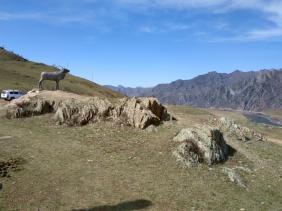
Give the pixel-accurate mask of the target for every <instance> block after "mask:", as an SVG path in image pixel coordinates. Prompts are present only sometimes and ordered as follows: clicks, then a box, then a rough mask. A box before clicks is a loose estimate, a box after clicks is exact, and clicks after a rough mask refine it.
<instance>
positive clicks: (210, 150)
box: [173, 126, 229, 167]
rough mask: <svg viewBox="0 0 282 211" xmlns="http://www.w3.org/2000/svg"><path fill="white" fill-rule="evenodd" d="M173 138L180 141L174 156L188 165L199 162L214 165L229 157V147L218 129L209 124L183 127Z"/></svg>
mask: <svg viewBox="0 0 282 211" xmlns="http://www.w3.org/2000/svg"><path fill="white" fill-rule="evenodd" d="M173 140H174V141H175V142H179V143H180V145H179V146H178V147H177V148H176V150H175V151H174V152H173V154H174V156H176V158H177V160H178V161H181V162H182V163H184V164H185V165H186V166H188V167H190V166H195V165H198V164H199V163H206V164H208V165H213V164H216V163H220V162H223V161H225V160H227V158H228V153H229V152H228V149H229V147H228V145H227V144H226V142H225V140H224V138H223V134H222V133H221V132H220V130H218V129H214V128H209V127H208V126H205V127H203V128H201V129H200V128H187V129H182V130H181V131H180V133H179V134H178V135H177V136H176V137H174V139H173Z"/></svg>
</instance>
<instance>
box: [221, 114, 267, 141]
mask: <svg viewBox="0 0 282 211" xmlns="http://www.w3.org/2000/svg"><path fill="white" fill-rule="evenodd" d="M217 124H218V127H219V128H220V129H221V130H222V131H226V133H227V134H228V135H229V136H233V137H235V138H236V139H238V140H242V141H249V140H256V141H266V138H265V137H264V136H263V135H262V134H260V133H257V132H256V131H254V130H252V129H250V128H248V127H244V126H242V125H240V124H237V123H236V122H235V121H234V120H232V119H229V118H227V117H221V118H220V119H219V121H218V123H217Z"/></svg>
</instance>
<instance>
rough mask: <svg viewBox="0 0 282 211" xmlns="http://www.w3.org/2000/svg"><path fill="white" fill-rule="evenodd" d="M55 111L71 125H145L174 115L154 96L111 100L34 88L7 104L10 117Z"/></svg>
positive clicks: (60, 119) (63, 120)
mask: <svg viewBox="0 0 282 211" xmlns="http://www.w3.org/2000/svg"><path fill="white" fill-rule="evenodd" d="M45 113H55V115H54V119H55V121H56V122H58V123H60V124H66V125H68V126H82V125H86V124H89V123H93V122H97V121H101V120H111V121H115V122H122V123H124V124H126V125H131V126H133V127H136V128H140V129H145V128H147V127H148V126H150V125H159V124H161V123H162V122H163V121H168V120H170V119H172V117H171V116H170V115H169V114H168V112H167V109H166V108H165V107H164V106H163V105H162V104H160V103H159V101H158V100H157V99H155V98H123V99H118V100H115V101H112V102H110V101H109V100H107V99H104V98H99V97H85V96H80V95H75V94H71V93H67V92H62V91H55V92H53V91H40V92H31V93H28V94H27V95H25V96H23V97H21V98H19V99H17V100H14V101H12V102H11V103H10V104H8V106H7V113H6V116H7V117H8V118H20V117H29V116H35V115H41V114H45Z"/></svg>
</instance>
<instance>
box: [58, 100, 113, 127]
mask: <svg viewBox="0 0 282 211" xmlns="http://www.w3.org/2000/svg"><path fill="white" fill-rule="evenodd" d="M112 109H113V107H112V106H111V103H110V102H109V101H108V100H105V99H100V98H98V97H94V98H91V99H89V100H88V101H86V102H83V103H82V102H81V101H78V100H74V99H70V100H66V101H64V102H62V103H61V104H60V106H59V107H58V109H57V111H56V113H55V116H54V119H55V120H56V121H57V122H58V123H60V124H66V125H68V126H83V125H86V124H88V123H91V122H92V123H93V122H96V121H99V120H104V119H106V118H108V117H110V115H111V114H110V111H111V110H112Z"/></svg>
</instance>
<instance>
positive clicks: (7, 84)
mask: <svg viewBox="0 0 282 211" xmlns="http://www.w3.org/2000/svg"><path fill="white" fill-rule="evenodd" d="M53 71H56V67H53V66H48V65H45V64H42V63H36V62H32V61H28V60H27V59H24V58H23V57H21V56H19V55H17V54H15V53H13V52H10V51H7V50H6V49H4V48H0V91H1V90H3V89H20V90H23V91H29V90H31V89H33V88H37V83H38V80H39V77H40V74H41V72H53ZM60 85H61V88H62V90H64V91H68V92H73V93H76V94H82V95H89V96H100V97H113V98H116V97H122V96H123V95H122V94H120V93H118V92H115V91H112V90H110V89H108V88H105V87H103V86H100V85H98V84H95V83H93V82H91V81H88V80H85V79H82V78H79V77H76V76H74V75H71V74H68V75H67V76H66V79H65V80H64V81H62V82H61V83H60ZM43 86H44V88H45V89H48V90H52V89H55V87H56V85H55V83H54V82H48V81H44V82H43Z"/></svg>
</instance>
